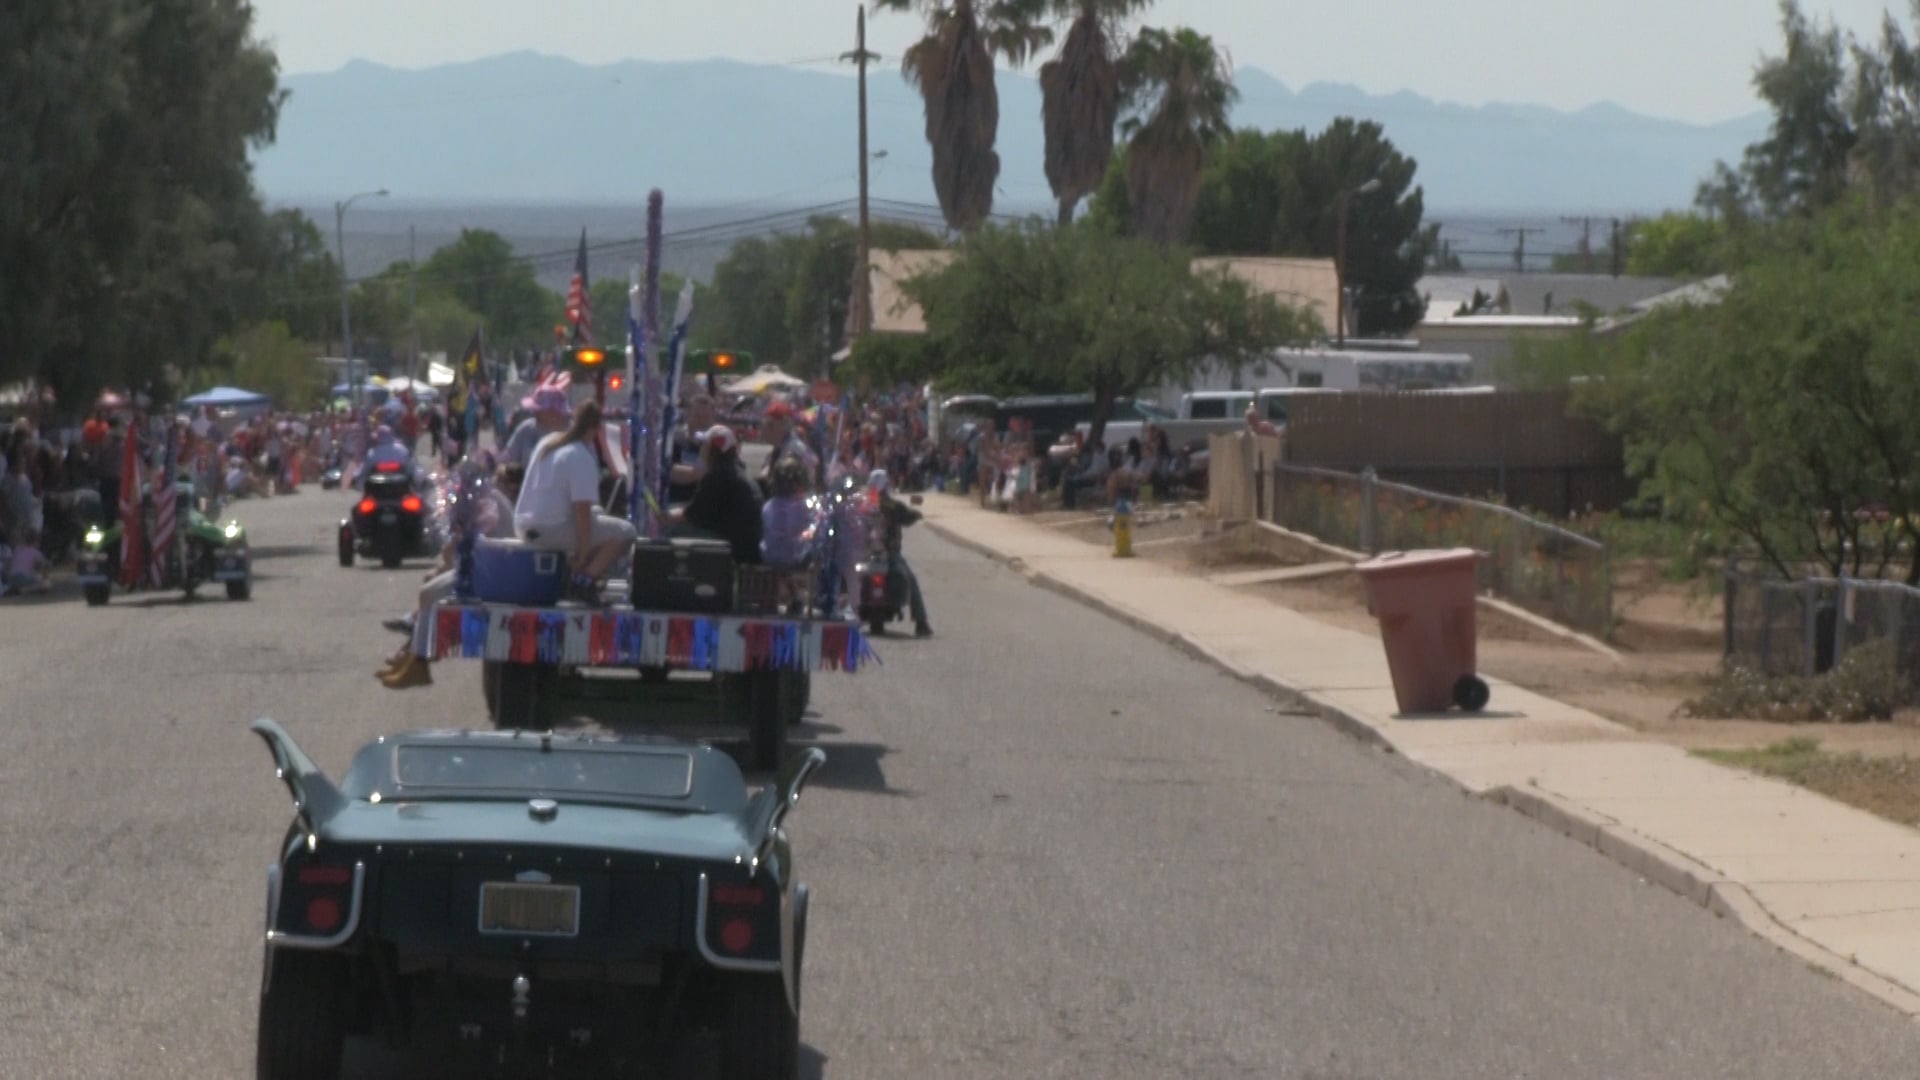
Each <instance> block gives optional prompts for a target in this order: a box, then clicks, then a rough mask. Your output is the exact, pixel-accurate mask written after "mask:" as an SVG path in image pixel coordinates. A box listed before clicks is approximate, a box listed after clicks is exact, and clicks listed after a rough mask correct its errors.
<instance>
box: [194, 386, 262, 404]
mask: <svg viewBox="0 0 1920 1080" xmlns="http://www.w3.org/2000/svg"><path fill="white" fill-rule="evenodd" d="M272 403H273V399H272V398H269V397H268V396H267V395H265V394H256V393H254V392H253V391H251V390H240V389H236V388H234V387H231V386H216V387H214V388H213V389H211V390H208V391H206V392H204V393H199V394H195V395H193V396H192V397H190V398H187V399H186V400H185V401H183V402H181V404H183V405H191V406H193V407H194V408H196V409H197V408H200V407H201V406H203V405H211V406H213V407H214V408H216V409H221V408H227V409H237V408H244V407H245V406H248V405H270V404H272Z"/></svg>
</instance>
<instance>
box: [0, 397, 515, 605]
mask: <svg viewBox="0 0 1920 1080" xmlns="http://www.w3.org/2000/svg"><path fill="white" fill-rule="evenodd" d="M490 404H491V403H490V402H489V403H488V405H489V406H490ZM491 414H492V410H491V408H490V407H488V408H485V409H483V410H482V411H481V413H480V422H481V423H482V424H491V423H493V422H494V418H493V416H492V415H491ZM142 415H143V414H141V413H139V412H136V411H134V410H132V409H126V408H118V409H111V410H109V409H99V410H95V411H94V412H93V413H92V414H90V415H89V416H87V418H86V419H85V420H84V421H83V422H82V423H81V424H80V426H79V427H77V428H71V427H68V428H61V427H56V426H54V425H53V423H52V422H50V421H39V420H36V419H35V418H34V417H33V416H30V415H22V416H18V417H16V418H14V419H13V420H12V422H11V423H10V424H8V425H6V426H5V427H4V428H0V595H14V594H20V593H27V592H42V591H45V590H46V589H47V588H48V573H49V571H50V570H51V569H52V568H53V567H55V566H57V565H60V564H63V563H65V562H67V561H68V560H69V559H70V558H72V556H73V555H74V554H75V553H76V551H77V550H78V548H79V546H80V544H81V542H82V539H83V538H84V536H85V533H86V530H87V527H88V526H89V525H92V524H102V523H106V522H109V521H111V520H113V519H114V518H115V517H116V516H117V515H118V513H119V506H120V488H121V474H122V473H123V471H124V470H125V465H126V446H127V443H126V440H127V437H128V425H129V424H130V423H133V422H135V418H136V417H139V416H142ZM464 419H465V418H464V417H462V416H459V415H455V416H453V417H448V416H447V415H446V413H445V411H444V410H443V409H441V408H438V407H431V406H427V405H423V404H417V403H415V402H414V401H413V400H412V399H411V398H406V399H392V400H389V401H387V402H384V403H382V404H381V405H380V406H378V407H376V408H373V409H371V410H369V411H365V412H362V411H358V410H339V411H322V410H313V411H309V412H275V411H269V412H264V413H260V414H257V415H253V416H244V417H243V416H238V415H234V414H231V413H229V414H227V415H225V416H222V415H220V414H219V413H218V412H217V411H216V410H214V409H212V408H205V409H199V410H193V409H185V410H181V411H179V412H177V413H176V414H175V415H174V416H173V417H172V419H171V420H169V421H166V422H164V426H163V427H162V428H161V430H163V431H166V432H167V433H168V434H169V435H170V436H171V438H172V441H173V445H174V452H175V459H174V474H175V476H176V477H181V476H184V477H187V478H191V479H192V481H193V483H194V486H195V490H196V493H197V494H198V495H199V496H201V497H202V498H203V499H204V500H205V503H206V505H208V506H210V507H211V506H218V505H220V504H222V503H225V502H228V501H231V500H234V499H247V498H267V497H270V496H273V495H276V494H285V493H288V492H292V491H295V490H297V488H298V485H299V484H301V483H314V482H317V481H318V480H319V479H320V477H321V475H322V473H324V472H325V471H326V470H327V469H329V468H331V467H339V468H341V469H342V471H343V474H344V477H345V479H344V482H345V484H346V485H348V486H351V485H352V483H353V480H354V474H355V473H356V472H357V470H358V467H359V465H360V463H361V462H362V460H363V458H364V456H365V454H366V452H367V450H368V449H369V446H370V445H371V444H372V443H374V442H376V441H378V440H379V439H380V438H382V437H384V436H385V435H387V434H390V435H391V436H392V438H393V439H394V440H395V441H403V444H404V445H406V446H410V447H411V446H416V445H418V443H419V439H420V437H421V435H423V434H425V435H429V436H431V438H432V443H431V447H432V451H431V452H432V453H433V455H434V456H436V457H438V458H440V459H441V460H443V461H449V462H451V461H457V460H459V459H460V457H461V456H462V455H463V454H464V453H465V450H466V445H467V443H468V441H469V433H468V432H467V431H466V430H465V424H464ZM502 420H504V418H502ZM476 426H478V425H476ZM160 447H161V440H160V439H158V438H149V439H146V440H143V441H142V442H141V443H140V444H137V448H136V453H137V454H139V455H140V457H139V465H140V468H141V469H142V471H143V473H144V475H143V477H142V481H143V483H142V487H143V490H149V491H150V490H151V489H152V484H153V483H154V482H155V481H157V480H159V479H160V477H159V475H158V470H159V469H160V468H161V465H162V463H161V461H160V460H159V455H160V453H161V450H160Z"/></svg>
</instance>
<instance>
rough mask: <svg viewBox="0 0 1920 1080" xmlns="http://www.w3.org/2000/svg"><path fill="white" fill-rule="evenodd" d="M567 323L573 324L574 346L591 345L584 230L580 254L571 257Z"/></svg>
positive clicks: (581, 233)
mask: <svg viewBox="0 0 1920 1080" xmlns="http://www.w3.org/2000/svg"><path fill="white" fill-rule="evenodd" d="M548 310H549V311H551V310H552V309H551V308H549V309H548ZM567 321H568V322H570V323H572V324H573V343H574V344H575V345H591V344H593V295H592V290H591V289H590V288H589V287H588V285H587V230H585V229H581V230H580V253H579V254H578V255H575V256H574V257H573V279H572V280H571V281H569V282H567Z"/></svg>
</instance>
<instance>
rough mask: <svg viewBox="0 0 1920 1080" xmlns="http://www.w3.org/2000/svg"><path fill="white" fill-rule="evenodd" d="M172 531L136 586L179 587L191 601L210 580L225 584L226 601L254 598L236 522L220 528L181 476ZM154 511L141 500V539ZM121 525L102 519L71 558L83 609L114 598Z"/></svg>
mask: <svg viewBox="0 0 1920 1080" xmlns="http://www.w3.org/2000/svg"><path fill="white" fill-rule="evenodd" d="M174 493H175V499H176V502H175V504H174V506H175V515H176V519H175V520H176V528H175V530H174V540H173V543H172V544H171V545H170V546H167V547H163V548H161V549H158V550H150V551H148V552H147V553H146V558H148V559H151V560H152V561H153V562H152V565H153V566H154V567H155V572H154V574H153V575H152V578H151V579H150V580H145V581H142V582H140V583H139V584H138V585H137V586H134V587H135V588H142V589H145V588H162V589H179V590H180V591H181V592H183V593H185V594H186V595H187V596H189V597H191V596H192V595H193V594H194V590H196V589H198V588H199V587H200V586H201V585H204V584H207V583H209V582H215V583H219V584H221V585H223V586H225V588H226V591H227V599H229V600H246V599H248V598H249V597H251V596H252V595H253V556H252V552H251V551H250V549H249V548H248V546H247V532H246V530H245V529H244V528H242V527H241V525H240V523H239V522H237V521H227V522H225V523H224V524H223V523H221V522H220V521H219V519H218V518H217V517H216V516H211V515H209V514H208V513H207V512H205V510H204V509H203V508H204V507H206V505H207V504H206V503H205V501H204V500H203V499H202V498H201V497H200V496H199V494H198V492H197V490H196V488H195V485H194V484H193V482H192V481H191V480H189V479H186V478H184V477H183V478H181V479H180V480H178V481H177V482H176V483H175V485H174ZM155 514H156V511H155V509H154V507H153V505H152V500H151V499H146V500H143V502H142V507H141V515H142V521H141V528H142V530H143V531H142V534H141V535H143V536H147V537H151V536H152V535H153V534H154V530H155V525H156V521H155ZM120 537H121V524H120V522H118V521H106V522H101V523H98V524H93V525H89V526H88V527H87V531H86V534H85V536H84V537H83V538H82V543H81V548H80V551H79V553H78V554H77V555H76V556H75V559H74V577H75V578H76V579H77V580H78V581H79V582H80V588H81V594H82V595H83V596H84V597H85V598H86V601H87V606H89V607H99V606H101V605H103V604H105V603H107V602H108V601H109V600H110V599H111V598H112V596H113V586H114V584H115V583H116V582H118V581H119V579H120V547H121V544H120Z"/></svg>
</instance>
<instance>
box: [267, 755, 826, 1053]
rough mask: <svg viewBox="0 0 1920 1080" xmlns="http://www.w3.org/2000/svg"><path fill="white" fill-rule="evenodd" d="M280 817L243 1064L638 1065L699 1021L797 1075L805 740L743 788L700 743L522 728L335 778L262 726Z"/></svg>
mask: <svg viewBox="0 0 1920 1080" xmlns="http://www.w3.org/2000/svg"><path fill="white" fill-rule="evenodd" d="M253 730H254V732H255V733H257V734H258V735H259V736H260V737H261V738H262V739H264V740H265V741H266V744H267V747H268V749H269V750H270V751H271V752H272V754H273V760H274V765H275V768H276V769H277V771H278V775H279V778H280V779H281V780H282V781H283V782H284V783H285V784H286V786H287V788H288V790H289V791H290V792H291V793H292V795H293V805H294V820H293V824H292V826H291V827H290V828H289V829H288V831H287V835H286V840H285V842H284V843H283V844H282V845H281V849H280V852H279V857H278V859H277V860H276V861H275V862H274V863H273V865H272V866H271V867H270V868H269V869H268V871H267V932H266V945H265V951H266V957H265V968H264V973H263V979H262V985H261V996H260V1028H259V1075H260V1076H261V1077H263V1078H272V1080H319V1078H325V1080H334V1078H335V1077H337V1076H338V1075H339V1070H340V1065H341V1059H342V1049H343V1046H344V1044H345V1041H346V1040H347V1039H348V1038H349V1037H350V1036H370V1037H374V1038H378V1039H380V1040H383V1041H385V1042H387V1043H388V1044H390V1045H392V1046H395V1047H399V1048H407V1049H409V1050H411V1051H413V1052H417V1053H422V1054H425V1055H431V1057H432V1059H433V1060H436V1061H439V1062H441V1063H444V1064H447V1065H450V1066H454V1067H455V1068H456V1075H479V1074H482V1073H487V1074H492V1073H494V1072H496V1071H500V1070H501V1069H502V1068H503V1067H504V1068H505V1069H508V1070H514V1069H517V1068H521V1067H529V1068H532V1069H535V1070H537V1071H540V1072H542V1073H545V1072H549V1071H552V1070H555V1069H567V1070H570V1071H571V1070H575V1069H578V1070H583V1071H585V1072H586V1073H587V1074H588V1075H596V1076H604V1075H623V1074H626V1073H629V1072H635V1073H647V1074H651V1073H652V1072H653V1071H654V1070H655V1069H657V1068H658V1067H660V1065H661V1063H662V1062H664V1061H666V1060H669V1059H670V1058H671V1057H672V1056H673V1055H674V1054H675V1053H676V1052H677V1051H678V1050H679V1049H680V1043H681V1040H683V1039H684V1038H686V1037H687V1036H689V1035H691V1034H694V1033H709V1032H710V1033H712V1034H713V1035H717V1037H718V1040H717V1041H718V1044H719V1046H720V1047H721V1057H722V1066H723V1071H724V1072H725V1074H726V1075H729V1076H734V1077H754V1078H784V1077H790V1076H792V1075H793V1073H794V1070H795V1067H796V1058H797V1055H798V1050H799V1037H800V1036H799V1032H800V971H801V963H802V960H803V958H804V956H805V952H806V938H807V889H806V887H805V886H804V885H800V884H798V882H797V881H796V879H795V876H794V866H793V853H792V851H791V849H790V847H789V845H788V842H787V837H786V834H785V832H784V831H783V830H782V828H781V825H782V822H783V820H784V818H785V816H786V814H787V812H788V811H789V810H790V809H792V807H793V806H794V804H795V802H796V801H797V800H798V798H799V795H800V790H801V788H802V786H803V785H804V784H805V783H806V780H807V777H808V776H809V775H810V774H811V773H812V772H813V771H814V770H815V769H817V768H818V767H819V766H820V765H821V764H822V762H824V761H825V755H823V754H822V753H821V752H820V751H819V750H807V751H805V752H804V753H801V754H798V755H796V756H794V757H792V758H790V759H789V760H788V761H787V762H786V763H785V766H784V767H783V768H782V769H781V770H780V771H779V773H778V775H777V776H776V777H775V779H774V780H773V781H772V782H771V783H769V784H768V785H767V786H766V787H765V788H763V789H761V790H760V791H758V792H756V793H754V794H753V795H752V796H751V797H749V795H748V792H747V787H746V782H745V780H744V779H743V778H742V776H741V773H740V770H739V768H738V767H737V766H736V765H735V764H734V763H733V761H732V760H731V759H729V758H728V757H727V756H726V755H725V754H724V753H722V752H720V751H717V750H714V749H711V748H709V747H704V746H698V745H691V744H686V743H680V742H672V741H666V740H641V739H634V738H613V737H601V736H586V735H555V734H551V733H547V734H539V733H527V732H492V731H487V732H425V733H418V734H409V735H401V736H396V737H391V738H382V739H379V740H377V741H375V742H373V743H371V744H369V745H367V746H366V747H364V748H362V749H361V750H360V752H359V753H358V754H357V755H356V756H355V758H354V760H353V764H352V767H351V768H350V769H349V770H348V772H347V774H346V777H345V779H344V780H343V781H342V782H341V783H340V784H339V786H337V787H336V786H335V785H334V784H333V783H332V782H331V781H329V780H328V779H327V777H326V776H325V775H323V774H322V773H321V772H320V770H319V769H318V768H317V767H315V765H314V764H313V762H312V761H311V760H309V759H308V757H307V756H306V755H305V754H304V753H302V752H301V751H300V748H299V747H298V746H296V745H295V744H294V741H293V739H292V738H291V737H290V736H289V735H288V734H287V732H286V731H285V730H283V729H282V728H281V727H280V726H279V725H278V724H275V723H274V722H273V721H271V720H261V721H257V722H256V723H255V724H254V725H253Z"/></svg>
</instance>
